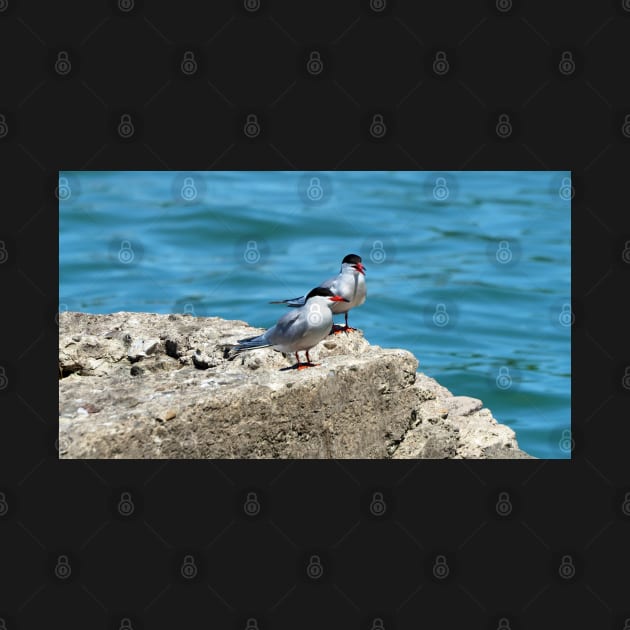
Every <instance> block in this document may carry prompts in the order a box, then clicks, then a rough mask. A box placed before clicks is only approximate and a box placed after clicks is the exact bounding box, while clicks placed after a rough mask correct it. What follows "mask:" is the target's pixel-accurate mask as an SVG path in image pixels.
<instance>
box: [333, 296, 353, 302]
mask: <svg viewBox="0 0 630 630" xmlns="http://www.w3.org/2000/svg"><path fill="white" fill-rule="evenodd" d="M328 299H329V300H330V301H331V302H348V300H346V298H342V297H341V296H340V295H333V296H332V297H329V298H328Z"/></svg>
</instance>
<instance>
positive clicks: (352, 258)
mask: <svg viewBox="0 0 630 630" xmlns="http://www.w3.org/2000/svg"><path fill="white" fill-rule="evenodd" d="M360 262H361V256H357V255H356V254H348V255H347V256H346V257H345V258H344V259H343V260H342V261H341V264H342V265H343V264H344V263H349V264H351V265H356V264H357V263H360Z"/></svg>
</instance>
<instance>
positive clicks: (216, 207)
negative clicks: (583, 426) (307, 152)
mask: <svg viewBox="0 0 630 630" xmlns="http://www.w3.org/2000/svg"><path fill="white" fill-rule="evenodd" d="M59 197H60V203H59V210H60V214H59V227H60V235H59V269H60V287H59V301H60V309H62V310H65V309H68V310H79V311H86V312H90V313H111V312H115V311H121V310H124V311H151V312H157V313H171V312H180V313H183V312H192V313H194V314H195V315H198V316H220V317H225V318H232V319H242V320H245V321H247V322H249V323H250V324H252V325H254V326H262V327H268V326H270V325H272V324H273V323H274V322H275V321H276V319H277V318H278V317H279V316H280V315H282V314H283V313H284V309H283V307H282V306H278V305H270V304H268V303H267V302H268V301H269V300H273V299H283V298H288V297H294V296H297V295H300V294H302V293H303V292H304V291H306V290H308V289H310V288H312V287H314V286H316V285H317V284H318V283H319V282H320V281H322V280H324V279H326V278H328V277H329V276H330V275H333V274H335V273H336V272H337V271H338V269H339V265H340V262H341V259H342V258H343V256H344V255H346V254H348V253H357V254H360V255H361V256H362V257H363V262H364V264H365V266H366V269H367V276H366V278H367V283H368V299H367V301H366V303H365V304H364V305H363V306H362V307H361V308H358V309H354V310H353V311H351V313H350V324H351V325H354V326H357V327H359V328H361V329H362V330H364V332H365V336H366V338H367V339H368V340H369V341H370V342H371V343H373V344H378V345H380V346H383V347H401V348H407V349H408V350H410V351H412V352H413V353H414V354H415V355H416V357H417V358H418V359H419V361H420V368H419V369H420V370H422V371H423V372H425V373H426V374H428V375H429V376H432V377H434V378H436V379H438V380H439V381H440V382H441V383H442V384H444V385H445V386H446V387H448V388H449V389H450V390H451V391H452V392H453V393H454V394H456V395H468V396H474V397H477V398H481V399H482V400H483V401H484V403H485V405H486V406H487V407H489V408H490V409H491V410H492V412H493V414H494V416H495V417H496V418H497V419H498V420H499V421H501V422H504V423H506V424H508V425H510V426H511V427H512V428H513V429H514V430H515V431H516V436H517V439H518V442H519V445H520V446H521V448H523V449H525V450H526V451H528V452H530V453H531V454H533V455H535V456H537V457H541V458H568V457H570V448H569V444H570V402H571V401H570V392H571V388H570V383H571V374H570V370H571V367H570V350H571V333H570V331H571V327H570V325H568V324H570V320H571V311H570V306H569V305H570V295H571V284H570V282H571V274H570V264H571V246H570V242H571V201H570V199H571V188H570V173H569V172H553V173H552V172H452V173H429V172H412V171H405V172H327V173H302V172H260V171H258V172H237V171H233V172H210V173H168V172H65V173H61V174H60V187H59ZM337 319H338V323H342V321H343V319H342V317H338V318H337Z"/></svg>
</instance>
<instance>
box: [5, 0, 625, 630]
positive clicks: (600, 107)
mask: <svg viewBox="0 0 630 630" xmlns="http://www.w3.org/2000/svg"><path fill="white" fill-rule="evenodd" d="M120 1H121V2H122V9H121V8H120V5H119V2H118V0H113V1H111V2H105V1H104V0H101V1H100V2H90V3H88V2H85V1H79V0H75V1H74V2H70V1H65V2H40V3H36V2H25V1H20V0H0V180H1V182H2V183H1V186H0V190H1V195H2V210H1V214H0V241H2V242H3V243H4V251H5V253H6V256H5V260H4V262H2V263H1V264H0V282H1V283H2V284H1V286H2V302H1V306H0V312H1V317H2V343H1V345H0V368H2V370H0V492H1V493H3V494H0V584H1V587H0V628H8V629H9V630H13V629H14V628H27V627H57V628H70V627H81V628H115V629H116V630H118V629H121V628H122V629H124V628H127V629H128V630H131V629H132V628H133V629H134V630H135V629H142V628H175V627H190V628H217V627H226V628H241V629H246V628H247V629H250V628H251V629H253V630H255V629H256V628H259V629H261V630H266V629H267V628H270V629H271V628H295V627H300V628H318V629H319V628H344V629H347V628H366V629H373V630H379V629H380V628H384V629H385V630H390V629H393V630H394V629H401V628H418V627H423V626H426V627H432V628H438V627H444V628H446V627H448V628H467V629H468V628H484V629H485V628H503V629H505V628H513V629H519V628H536V629H539V628H552V627H553V628H558V627H578V626H580V627H582V626H583V627H591V628H617V629H618V630H623V628H628V627H630V621H627V622H626V619H630V600H629V599H628V593H629V592H630V589H629V586H630V585H629V579H628V567H629V566H630V503H628V502H627V501H628V499H629V498H630V495H627V493H628V492H630V466H629V458H628V436H629V431H628V423H629V421H630V414H629V404H628V403H629V401H630V386H629V387H628V388H625V387H624V386H623V376H624V374H625V371H626V368H627V366H629V365H630V347H629V341H628V340H629V337H628V322H629V321H630V318H629V316H628V315H629V313H628V300H627V295H628V279H629V277H630V264H628V263H626V262H624V260H623V257H622V254H623V251H624V248H625V247H626V243H627V242H628V241H630V211H629V210H628V194H627V193H628V174H629V168H628V167H629V166H630V133H626V134H624V132H623V131H624V128H623V124H624V121H625V117H626V116H627V115H628V114H630V81H628V77H630V2H628V1H627V0H624V1H622V0H615V2H602V1H600V0H590V1H589V2H582V3H576V2H569V1H567V0H563V1H561V2H553V3H545V2H526V1H524V0H523V1H519V0H511V1H510V0H497V2H488V1H485V0H484V1H481V0H460V2H459V3H457V4H455V3H452V2H445V1H437V0H431V1H430V2H412V1H411V0H409V1H406V2H403V1H402V0H395V1H394V0H382V1H381V2H379V1H376V2H372V3H370V2H369V1H368V2H364V1H361V2H359V1H355V2H329V1H325V0H319V1H317V2H295V1H294V2H291V1H289V0H273V1H270V0H260V4H259V6H257V4H258V3H257V2H255V1H254V0H247V1H246V3H245V4H247V8H246V6H245V4H244V3H243V2H236V1H235V2H209V3H203V2H192V1H191V0H187V1H183V0H180V1H179V2H177V3H166V2H157V1H151V0H144V1H140V0H120ZM125 3H127V5H125ZM130 5H131V6H132V8H131V10H128V11H126V10H124V9H125V8H129V6H130ZM252 7H253V8H254V10H253V11H251V10H248V8H250V9H251V8H252ZM187 51H192V52H193V56H194V58H195V62H196V69H195V72H194V73H193V74H185V73H184V72H182V66H181V62H182V60H183V57H184V54H185V53H186V52H187ZM314 51H315V52H317V53H319V59H320V61H321V66H320V72H319V74H317V75H316V76H314V75H312V74H310V73H309V72H308V61H309V59H310V58H311V56H312V53H313V52H314ZM438 51H442V52H445V54H446V59H447V60H448V70H447V72H446V73H445V74H442V73H440V72H437V73H436V72H435V65H434V61H435V57H436V53H437V52H438ZM60 52H65V53H66V55H62V58H65V59H67V61H68V62H69V67H68V66H65V67H63V66H62V68H63V69H64V72H63V73H60V72H58V71H57V69H56V65H57V61H58V59H59V58H60V57H59V53H60ZM567 52H568V53H570V58H571V60H572V65H571V64H569V66H570V70H571V71H570V72H569V73H568V74H566V73H563V72H561V70H560V68H561V66H560V62H561V61H562V60H563V58H565V57H566V53H567ZM563 56H564V57H563ZM441 68H442V69H443V66H442V67H441ZM251 113H254V114H255V115H256V116H257V121H258V123H259V125H260V133H259V134H258V136H256V137H255V138H250V137H247V136H246V135H244V134H243V131H242V130H243V125H244V124H245V121H246V120H247V116H248V115H249V114H251ZM124 114H125V115H129V116H130V119H131V121H132V124H133V128H134V132H133V134H132V135H131V137H127V138H124V137H121V135H120V134H119V133H118V127H119V123H120V119H121V116H122V115H124ZM375 114H379V115H381V116H382V120H383V122H384V123H385V125H386V128H387V132H386V133H385V135H384V136H381V137H374V136H372V135H371V134H370V125H371V123H372V121H373V117H374V115H375ZM502 114H507V115H508V117H509V121H510V124H511V133H510V135H509V136H508V137H504V138H501V137H499V136H498V135H497V133H496V125H497V122H498V119H499V116H500V115H502ZM3 125H4V126H3ZM286 168H289V169H317V170H323V169H348V170H351V169H411V170H414V169H427V170H446V169H471V170H483V169H502V170H507V169H514V170H540V169H542V170H544V169H570V170H571V171H572V172H573V184H574V188H575V197H574V199H573V204H572V245H573V249H572V251H573V260H572V264H573V279H572V281H573V311H574V314H575V323H574V325H573V329H572V342H573V360H572V373H573V396H572V421H573V438H574V450H573V458H572V461H570V462H567V461H540V460H539V461H514V462H510V461H490V462H480V461H449V462H439V461H420V462H411V461H407V462H405V461H383V462H378V461H375V462H360V461H356V462H352V461H341V462H323V461H322V462H287V461H278V462H272V461H269V462H265V461H261V462H256V461H244V462H232V461H217V462H210V461H203V462H183V461H180V462H151V461H147V462H125V461H109V462H97V461H94V462H85V461H58V459H57V446H58V445H57V443H56V438H57V410H56V404H55V403H56V399H57V382H56V380H57V366H56V364H55V356H56V348H57V334H58V330H57V324H56V322H55V318H54V315H55V313H56V310H57V287H58V267H57V256H58V251H57V249H58V244H57V229H58V223H57V221H58V205H57V199H56V197H55V186H56V185H57V172H58V170H60V169H68V170H70V169H77V170H80V169H112V170H124V169H140V170H142V169H147V170H152V169H172V170H205V169H222V170H223V169H286ZM629 385H630V384H629ZM251 492H253V493H255V494H256V497H257V500H258V503H259V510H257V511H256V510H254V511H255V512H256V514H252V515H248V514H246V513H245V511H244V509H243V505H244V502H245V501H246V500H247V495H248V493H251ZM374 492H380V493H381V494H382V495H383V500H384V501H385V506H386V509H385V511H384V512H383V513H382V514H381V515H380V516H375V515H374V514H373V513H372V512H371V511H370V505H371V498H372V497H373V494H374ZM500 492H507V493H508V495H509V497H510V500H511V503H512V510H511V512H510V513H509V514H508V515H505V516H502V515H501V514H500V513H499V512H498V511H497V510H496V503H497V498H498V496H499V493H500ZM122 493H129V496H130V497H131V499H132V504H133V508H132V510H131V512H130V513H129V512H127V513H126V514H121V512H120V511H119V509H118V506H119V503H120V498H121V495H122ZM624 502H626V503H625V504H624ZM624 507H625V510H624ZM62 556H65V557H66V560H67V563H66V565H65V566H66V567H69V572H68V571H66V573H65V574H64V572H63V570H62V571H61V573H60V572H59V571H55V570H56V569H58V568H59V566H60V557H62ZM185 556H192V559H193V561H194V569H195V570H194V571H193V572H192V573H194V575H192V574H190V573H189V577H185V572H182V570H181V568H182V563H183V562H184V559H185ZM315 556H316V557H317V558H318V560H319V566H320V569H321V570H320V571H319V573H318V572H317V571H316V572H315V573H316V574H317V573H318V577H317V578H316V579H313V578H312V577H309V575H312V572H310V573H309V572H308V571H307V568H308V566H309V564H310V563H311V561H312V559H313V557H315ZM438 556H442V558H440V560H439V562H438V563H441V564H442V566H444V563H446V567H447V572H446V573H447V574H446V575H443V572H442V573H440V572H439V571H438V572H437V575H442V578H443V579H440V578H439V577H436V572H435V571H434V567H435V564H436V559H437V558H438ZM566 557H568V558H569V560H570V570H569V571H568V572H567V571H562V570H561V567H562V566H564V567H565V568H566V562H565V563H564V564H563V560H566ZM62 562H63V561H62ZM60 575H61V576H62V577H59V576H60ZM563 576H564V577H563Z"/></svg>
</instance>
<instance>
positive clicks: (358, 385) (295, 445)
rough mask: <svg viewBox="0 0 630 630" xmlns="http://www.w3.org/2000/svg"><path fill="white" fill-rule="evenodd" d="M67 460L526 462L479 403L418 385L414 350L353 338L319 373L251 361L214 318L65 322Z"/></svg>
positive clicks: (230, 325)
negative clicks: (230, 350) (236, 351)
mask: <svg viewBox="0 0 630 630" xmlns="http://www.w3.org/2000/svg"><path fill="white" fill-rule="evenodd" d="M59 323H60V336H59V375H60V381H59V415H60V418H59V446H60V448H59V453H60V457H62V458H95V459H99V458H134V459H136V458H148V459H156V458H167V459H175V458H208V459H214V458H295V459H302V458H325V459H329V458H361V459H362V458H373V459H410V458H413V459H417V458H440V459H443V458H452V459H461V458H482V459H489V458H523V457H530V456H529V455H527V454H526V453H524V452H523V451H521V450H520V449H519V447H518V444H517V442H516V439H515V436H514V432H513V431H512V429H510V428H509V427H507V426H505V425H502V424H500V423H498V422H497V421H496V420H495V419H494V418H493V417H492V414H491V413H490V411H489V410H488V409H485V408H484V407H483V404H482V403H481V401H479V400H477V399H474V398H468V397H466V396H453V395H452V394H451V393H450V392H449V391H448V390H447V389H446V388H444V387H442V386H441V385H440V384H439V383H437V381H435V380H434V379H432V378H430V377H428V376H426V375H425V374H422V373H421V372H417V368H418V361H417V359H416V358H415V357H414V356H413V355H412V354H411V353H410V352H408V351H406V350H400V349H384V348H380V347H379V346H374V345H371V344H369V343H368V342H367V341H366V340H365V338H364V337H363V334H362V333H361V332H360V331H355V332H352V333H350V334H345V333H342V334H337V335H331V336H330V337H329V338H328V339H326V340H325V341H324V342H322V343H320V344H318V346H316V347H315V348H314V349H313V350H312V351H311V353H310V354H311V358H312V360H313V361H314V362H315V363H318V364H319V365H318V367H316V368H311V369H307V370H301V371H297V370H295V369H291V366H292V364H293V362H294V358H293V357H286V356H284V355H282V354H281V353H277V352H273V351H272V350H271V349H269V348H266V349H259V350H254V351H252V352H248V353H244V354H242V355H239V356H238V357H237V358H235V359H234V360H232V361H229V360H228V359H226V353H225V350H226V348H227V347H228V346H229V345H230V344H232V343H234V342H235V341H236V340H237V339H241V338H244V337H248V336H253V335H256V334H259V333H260V332H262V330H261V329H257V328H251V327H250V326H248V325H247V324H246V323H245V322H242V321H237V320H224V319H220V318H217V317H211V318H198V317H192V316H190V315H156V314H151V313H114V314H111V315H91V314H87V313H72V312H68V313H63V314H61V316H60V322H59Z"/></svg>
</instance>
